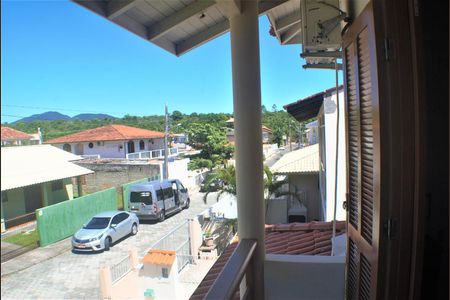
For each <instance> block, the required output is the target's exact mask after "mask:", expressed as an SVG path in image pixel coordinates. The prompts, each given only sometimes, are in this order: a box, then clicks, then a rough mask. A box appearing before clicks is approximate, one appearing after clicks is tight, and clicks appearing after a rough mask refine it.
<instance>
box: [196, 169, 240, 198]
mask: <svg viewBox="0 0 450 300" xmlns="http://www.w3.org/2000/svg"><path fill="white" fill-rule="evenodd" d="M213 183H214V184H219V193H218V194H217V201H219V198H220V196H222V194H223V193H228V194H231V195H234V196H236V169H235V168H234V166H233V165H229V166H225V167H223V168H220V169H218V170H216V171H214V172H213V173H211V176H209V178H208V181H207V182H205V190H206V193H205V195H204V196H203V202H205V204H206V201H207V197H208V195H209V193H210V192H211V191H210V190H211V189H210V187H211V186H212V184H213Z"/></svg>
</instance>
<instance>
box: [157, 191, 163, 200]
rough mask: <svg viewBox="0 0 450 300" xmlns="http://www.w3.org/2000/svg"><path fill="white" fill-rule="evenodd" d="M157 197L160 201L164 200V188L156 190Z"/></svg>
mask: <svg viewBox="0 0 450 300" xmlns="http://www.w3.org/2000/svg"><path fill="white" fill-rule="evenodd" d="M156 198H158V201H162V200H164V194H163V190H162V189H157V190H156Z"/></svg>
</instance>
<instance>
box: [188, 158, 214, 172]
mask: <svg viewBox="0 0 450 300" xmlns="http://www.w3.org/2000/svg"><path fill="white" fill-rule="evenodd" d="M212 167H213V162H212V161H211V160H209V159H204V158H195V159H193V160H191V161H190V162H189V164H188V170H190V171H192V170H197V169H203V168H208V169H210V170H211V168H212Z"/></svg>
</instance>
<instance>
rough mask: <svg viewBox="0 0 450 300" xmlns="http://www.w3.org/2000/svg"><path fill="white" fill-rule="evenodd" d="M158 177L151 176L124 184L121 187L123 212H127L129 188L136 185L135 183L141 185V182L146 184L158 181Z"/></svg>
mask: <svg viewBox="0 0 450 300" xmlns="http://www.w3.org/2000/svg"><path fill="white" fill-rule="evenodd" d="M158 179H159V176H158V175H156V176H153V177H150V178H142V179H139V180H136V181H133V182H129V183H125V184H124V185H122V199H123V206H122V207H123V210H125V211H127V210H128V203H129V201H130V186H132V185H134V184H137V183H143V182H148V181H152V180H158Z"/></svg>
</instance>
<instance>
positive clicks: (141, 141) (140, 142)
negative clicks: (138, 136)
mask: <svg viewBox="0 0 450 300" xmlns="http://www.w3.org/2000/svg"><path fill="white" fill-rule="evenodd" d="M144 149H145V143H144V141H143V140H140V141H139V150H144Z"/></svg>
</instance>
